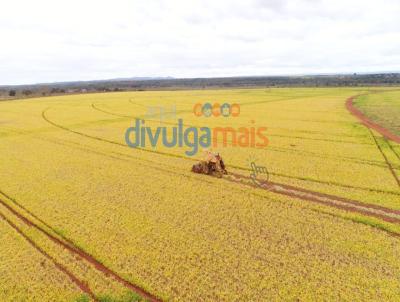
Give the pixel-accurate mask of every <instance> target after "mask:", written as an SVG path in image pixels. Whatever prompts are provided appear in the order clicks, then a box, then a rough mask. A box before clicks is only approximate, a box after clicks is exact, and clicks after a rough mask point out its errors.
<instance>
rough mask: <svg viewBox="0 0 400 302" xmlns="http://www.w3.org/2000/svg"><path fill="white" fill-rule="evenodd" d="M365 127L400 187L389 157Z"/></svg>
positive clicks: (399, 180) (399, 185)
mask: <svg viewBox="0 0 400 302" xmlns="http://www.w3.org/2000/svg"><path fill="white" fill-rule="evenodd" d="M367 129H368V131H369V132H370V134H371V136H372V138H373V140H374V142H375V145H376V147H377V148H378V150H379V152H380V153H381V155H382V156H383V158H384V159H385V162H386V164H387V166H388V168H389V170H390V173H391V174H392V176H393V178H394V180H395V181H396V183H397V185H398V187H399V188H400V179H399V177H398V176H397V174H396V171H395V170H394V168H393V166H392V164H391V162H390V161H389V159H388V158H387V156H386V154H385V152H383V150H382V147H381V146H380V145H379V142H378V140H377V139H376V136H375V135H374V133H373V132H372V130H371V128H367Z"/></svg>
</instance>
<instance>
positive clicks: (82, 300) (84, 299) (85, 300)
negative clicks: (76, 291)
mask: <svg viewBox="0 0 400 302" xmlns="http://www.w3.org/2000/svg"><path fill="white" fill-rule="evenodd" d="M74 302H90V298H89V296H88V295H86V294H85V295H82V296H79V297H78V298H77V299H76V300H75V301H74Z"/></svg>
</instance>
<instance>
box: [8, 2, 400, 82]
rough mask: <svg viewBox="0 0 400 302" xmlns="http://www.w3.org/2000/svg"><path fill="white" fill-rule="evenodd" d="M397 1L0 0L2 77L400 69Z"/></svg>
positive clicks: (43, 79) (10, 79) (34, 78)
mask: <svg viewBox="0 0 400 302" xmlns="http://www.w3.org/2000/svg"><path fill="white" fill-rule="evenodd" d="M399 20H400V1H398V0H380V1H377V0H331V1H323V0H293V1H292V0H240V1H236V0H221V1H218V0H211V1H210V0H199V1H192V0H186V1H183V0H182V1H174V0H172V1H163V0H156V1H152V0H146V1H135V0H112V1H111V0H110V1H101V0H93V1H92V0H79V1H77V0H35V1H32V0H2V1H1V18H0V35H1V42H0V43H1V44H0V85H5V84H25V83H38V82H54V81H70V80H93V79H108V78H120V77H135V76H138V77H149V76H172V77H214V76H241V75H283V74H310V73H311V74H315V73H340V72H346V73H347V72H375V71H400V21H399Z"/></svg>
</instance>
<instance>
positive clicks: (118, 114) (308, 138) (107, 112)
mask: <svg viewBox="0 0 400 302" xmlns="http://www.w3.org/2000/svg"><path fill="white" fill-rule="evenodd" d="M92 108H93V109H95V110H97V111H100V112H102V113H105V114H108V115H112V116H117V117H123V118H129V119H136V118H137V119H139V118H143V117H140V116H129V115H124V114H120V113H115V112H110V111H107V110H104V109H101V108H99V107H98V106H96V105H95V103H92ZM183 112H186V110H184V111H183ZM177 113H178V112H177ZM146 121H147V122H157V123H161V124H166V125H173V126H176V125H178V123H177V122H168V121H158V120H151V119H146ZM182 125H183V126H185V127H198V128H200V127H202V126H200V125H194V124H182ZM269 136H275V137H287V138H298V139H305V140H315V141H326V142H336V143H349V144H360V145H370V144H369V143H363V142H353V141H344V140H337V139H326V138H312V137H304V136H293V135H279V134H269Z"/></svg>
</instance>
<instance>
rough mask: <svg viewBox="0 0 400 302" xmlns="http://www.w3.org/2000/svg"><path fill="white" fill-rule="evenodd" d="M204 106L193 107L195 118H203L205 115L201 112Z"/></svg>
mask: <svg viewBox="0 0 400 302" xmlns="http://www.w3.org/2000/svg"><path fill="white" fill-rule="evenodd" d="M201 108H202V105H201V104H200V103H197V104H196V105H194V107H193V113H194V115H195V116H201V115H202V114H203V111H202V110H201Z"/></svg>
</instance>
